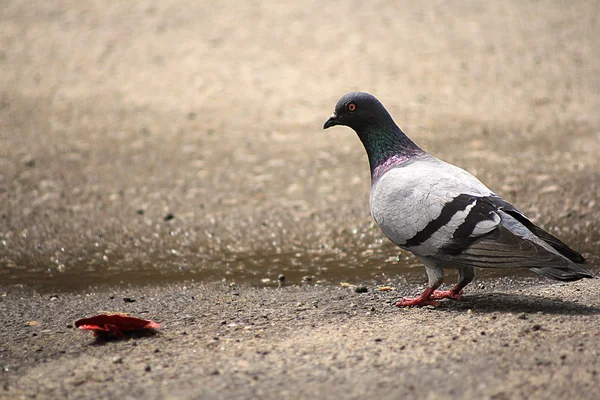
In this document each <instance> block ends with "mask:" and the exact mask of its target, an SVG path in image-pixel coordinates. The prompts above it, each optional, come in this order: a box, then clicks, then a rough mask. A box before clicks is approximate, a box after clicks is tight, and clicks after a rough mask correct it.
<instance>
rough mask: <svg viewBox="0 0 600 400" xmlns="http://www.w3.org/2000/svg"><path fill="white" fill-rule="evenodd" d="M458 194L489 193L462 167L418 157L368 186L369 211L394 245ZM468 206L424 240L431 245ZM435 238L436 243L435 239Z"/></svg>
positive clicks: (454, 225)
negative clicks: (441, 229) (369, 190)
mask: <svg viewBox="0 0 600 400" xmlns="http://www.w3.org/2000/svg"><path fill="white" fill-rule="evenodd" d="M461 194H470V195H474V196H481V197H483V196H489V195H491V194H493V193H492V192H491V191H490V190H489V189H488V188H487V187H486V186H485V185H484V184H483V183H481V182H480V181H479V180H477V178H475V177H474V176H473V175H471V174H469V173H468V172H466V171H465V170H463V169H461V168H458V167H455V166H453V165H451V164H447V163H445V162H443V161H440V160H438V159H435V158H428V159H421V160H417V161H414V162H412V163H409V164H406V165H403V166H400V167H397V168H393V169H391V170H389V171H388V172H386V173H385V174H384V175H383V176H382V177H381V178H380V179H378V180H377V181H376V182H374V184H373V186H372V187H371V197H370V206H371V214H372V216H373V218H374V219H375V222H377V225H379V228H381V230H382V231H383V233H384V234H385V235H386V236H387V237H388V238H390V239H391V240H392V241H393V242H394V243H396V244H397V245H400V246H402V245H404V244H405V243H406V241H407V240H408V239H410V238H412V237H413V236H415V235H416V234H417V233H418V232H420V231H421V230H423V229H424V228H425V227H426V226H427V224H429V223H430V222H431V221H432V220H434V219H436V218H437V217H439V216H440V214H441V212H442V209H443V208H444V206H445V205H446V204H447V203H449V202H450V201H452V199H453V198H455V197H456V196H459V195H461ZM469 211H470V207H469V208H468V209H466V210H464V211H462V212H457V213H456V214H455V215H454V216H453V217H452V220H451V221H450V222H449V223H448V224H447V225H446V226H445V230H444V231H445V232H446V233H444V232H442V231H440V232H439V233H438V234H436V235H433V237H432V240H431V241H429V243H427V246H428V247H431V249H423V251H424V252H426V253H429V252H430V251H434V248H435V247H436V246H437V245H441V244H442V243H443V242H444V241H445V239H446V237H445V234H447V233H449V234H450V235H451V233H452V232H453V231H454V230H455V229H456V228H457V227H458V226H459V225H460V223H462V222H463V221H464V219H465V218H466V216H467V215H468V212H469ZM438 242H439V243H438Z"/></svg>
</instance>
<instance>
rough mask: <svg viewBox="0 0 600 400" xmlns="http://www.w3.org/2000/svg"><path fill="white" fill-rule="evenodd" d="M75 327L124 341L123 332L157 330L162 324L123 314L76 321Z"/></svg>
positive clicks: (101, 315)
mask: <svg viewBox="0 0 600 400" xmlns="http://www.w3.org/2000/svg"><path fill="white" fill-rule="evenodd" d="M75 326H76V327H77V328H79V329H82V330H84V331H92V332H94V336H97V335H107V336H114V337H118V338H120V339H123V338H124V337H125V335H123V332H127V331H139V330H143V329H157V328H159V327H160V324H158V323H156V322H154V321H151V320H148V319H141V318H135V317H130V316H127V315H122V314H110V315H109V314H100V315H95V316H93V317H90V318H82V319H78V320H77V321H75Z"/></svg>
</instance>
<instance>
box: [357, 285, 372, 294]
mask: <svg viewBox="0 0 600 400" xmlns="http://www.w3.org/2000/svg"><path fill="white" fill-rule="evenodd" d="M354 291H355V292H356V293H367V292H368V291H369V289H368V288H367V287H366V286H357V287H355V288H354Z"/></svg>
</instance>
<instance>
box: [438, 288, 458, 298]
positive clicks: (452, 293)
mask: <svg viewBox="0 0 600 400" xmlns="http://www.w3.org/2000/svg"><path fill="white" fill-rule="evenodd" d="M431 298H432V299H436V300H441V299H452V300H462V289H461V290H456V289H454V288H452V289H450V290H436V291H434V292H433V293H432V294H431Z"/></svg>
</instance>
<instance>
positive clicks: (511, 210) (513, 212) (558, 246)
mask: <svg viewBox="0 0 600 400" xmlns="http://www.w3.org/2000/svg"><path fill="white" fill-rule="evenodd" d="M489 200H490V202H491V203H492V204H494V205H495V206H497V207H498V208H500V209H502V211H504V212H505V213H507V214H509V215H510V216H511V217H513V218H514V219H516V220H517V221H519V222H520V223H521V224H523V225H524V226H525V227H526V228H527V229H528V230H529V231H530V232H531V233H533V234H534V235H535V236H537V237H538V238H540V239H542V240H543V241H544V242H546V243H547V244H549V245H550V246H552V247H553V248H554V250H556V251H557V252H558V253H560V254H561V255H563V256H565V257H566V258H568V259H569V260H571V261H573V262H574V263H578V264H585V262H586V261H585V258H584V257H583V256H582V255H581V254H579V253H578V252H576V251H575V250H573V249H572V248H571V247H569V246H568V245H567V244H565V243H564V242H563V241H562V240H560V239H559V238H557V237H556V236H554V235H552V234H550V233H548V232H546V231H545V230H543V229H542V228H540V227H539V226H537V225H536V224H534V223H533V222H531V221H530V220H529V218H527V217H526V216H525V215H523V213H521V212H520V211H519V210H517V209H516V208H515V207H513V205H512V204H510V203H508V202H506V201H504V200H502V199H501V198H499V197H493V198H490V199H489Z"/></svg>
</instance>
